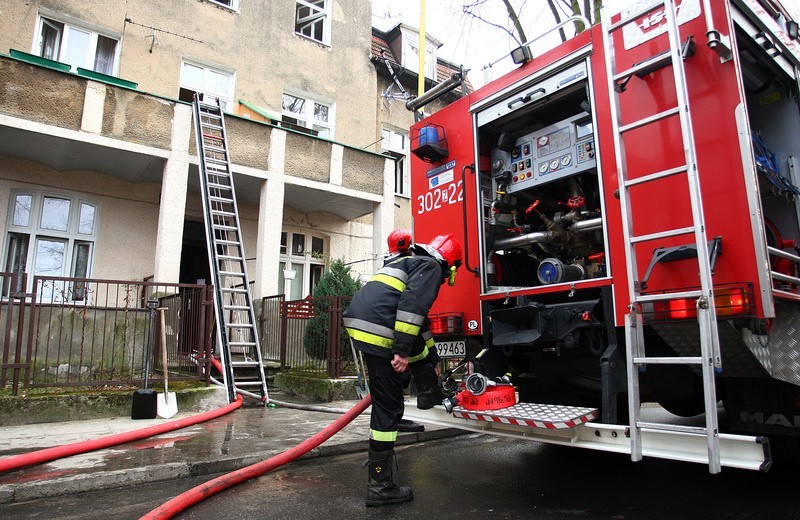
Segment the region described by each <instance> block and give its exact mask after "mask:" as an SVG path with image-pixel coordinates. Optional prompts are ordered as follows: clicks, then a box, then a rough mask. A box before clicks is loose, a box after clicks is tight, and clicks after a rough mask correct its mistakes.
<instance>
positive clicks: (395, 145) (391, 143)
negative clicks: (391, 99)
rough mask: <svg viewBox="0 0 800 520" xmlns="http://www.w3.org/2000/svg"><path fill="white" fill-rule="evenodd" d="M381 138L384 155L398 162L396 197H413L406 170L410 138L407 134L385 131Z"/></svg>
mask: <svg viewBox="0 0 800 520" xmlns="http://www.w3.org/2000/svg"><path fill="white" fill-rule="evenodd" d="M381 137H382V139H381V148H382V149H383V153H385V154H386V155H390V156H392V157H394V158H395V160H396V161H395V170H394V193H395V195H403V196H405V197H408V196H410V195H411V188H410V186H409V182H408V170H407V169H406V163H407V161H406V156H407V154H408V151H407V146H408V136H407V135H406V134H401V133H396V132H393V131H391V130H387V129H383V131H382V132H381Z"/></svg>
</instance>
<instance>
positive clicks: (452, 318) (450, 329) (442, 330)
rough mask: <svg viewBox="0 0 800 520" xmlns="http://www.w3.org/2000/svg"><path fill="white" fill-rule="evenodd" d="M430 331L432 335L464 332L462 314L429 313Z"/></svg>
mask: <svg viewBox="0 0 800 520" xmlns="http://www.w3.org/2000/svg"><path fill="white" fill-rule="evenodd" d="M428 318H429V319H430V320H431V333H432V334H433V335H434V336H437V335H440V334H461V333H463V332H464V325H463V322H464V315H463V314H461V313H460V312H444V313H441V314H431V315H430V316H428Z"/></svg>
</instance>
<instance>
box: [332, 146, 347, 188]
mask: <svg viewBox="0 0 800 520" xmlns="http://www.w3.org/2000/svg"><path fill="white" fill-rule="evenodd" d="M343 176H344V146H342V145H340V144H335V143H334V145H333V146H332V147H331V174H330V183H331V184H335V185H337V186H341V185H342V178H343Z"/></svg>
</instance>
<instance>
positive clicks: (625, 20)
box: [608, 0, 664, 33]
mask: <svg viewBox="0 0 800 520" xmlns="http://www.w3.org/2000/svg"><path fill="white" fill-rule="evenodd" d="M662 5H664V0H661V1H660V2H656V3H655V4H653V5H649V6H647V7H645V8H644V9H642V10H640V11H638V12H635V13H633V14H632V15H630V16H628V17H627V18H623V19H622V20H620V21H618V22H617V23H615V24H612V25H611V27H609V28H608V32H609V33H612V32H614V31H616V30H617V29H619V28H620V27H624V26H625V25H628V24H629V23H631V22H633V21H635V20H636V19H638V18H640V17H642V16H644V15H646V14H648V13H651V12H653V11H655V10H656V9H658V8H659V7H661V6H662Z"/></svg>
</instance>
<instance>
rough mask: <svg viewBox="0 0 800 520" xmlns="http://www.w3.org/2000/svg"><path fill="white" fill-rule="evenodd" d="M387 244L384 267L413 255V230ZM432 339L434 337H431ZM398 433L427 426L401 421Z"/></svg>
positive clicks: (392, 235) (397, 234) (397, 231)
mask: <svg viewBox="0 0 800 520" xmlns="http://www.w3.org/2000/svg"><path fill="white" fill-rule="evenodd" d="M386 243H387V245H388V246H389V254H388V255H387V256H386V258H384V259H383V265H386V264H388V263H389V262H392V261H394V260H396V259H397V257H399V256H408V255H410V254H411V244H412V239H411V230H410V229H395V230H394V231H392V232H391V233H389V236H388V237H387V238H386ZM431 338H432V336H431ZM405 374H406V383H405V385H403V388H408V385H409V383H411V373H410V372H405ZM397 431H398V432H424V431H425V426H423V425H422V424H420V423H418V422H414V421H411V420H409V419H403V418H401V419H400V422H398V423H397Z"/></svg>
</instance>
